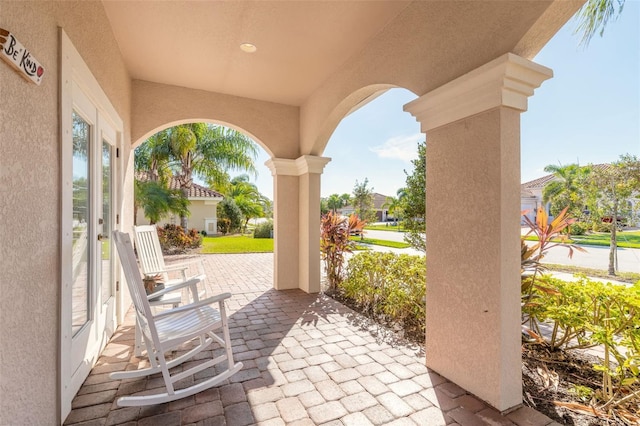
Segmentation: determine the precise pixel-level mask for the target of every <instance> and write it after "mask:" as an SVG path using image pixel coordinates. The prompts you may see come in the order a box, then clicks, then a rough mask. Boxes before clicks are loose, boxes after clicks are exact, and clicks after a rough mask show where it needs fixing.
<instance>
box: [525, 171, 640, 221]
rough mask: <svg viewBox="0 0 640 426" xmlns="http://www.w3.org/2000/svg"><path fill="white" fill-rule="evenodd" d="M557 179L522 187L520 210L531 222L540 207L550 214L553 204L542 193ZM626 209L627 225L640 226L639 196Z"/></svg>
mask: <svg viewBox="0 0 640 426" xmlns="http://www.w3.org/2000/svg"><path fill="white" fill-rule="evenodd" d="M591 167H592V168H596V169H601V168H608V167H610V165H609V164H594V165H591ZM555 179H556V177H555V176H554V175H546V176H543V177H540V178H538V179H534V180H530V181H528V182H525V183H523V184H521V185H520V210H521V211H527V212H528V213H527V216H528V217H529V218H530V219H531V220H534V219H535V212H536V211H537V210H538V207H540V206H544V210H545V211H546V212H547V214H550V208H551V203H550V202H547V203H545V202H544V201H543V195H542V192H543V191H544V187H545V186H547V184H548V183H549V182H552V181H554V180H555ZM625 207H626V208H627V209H628V211H629V212H630V214H629V216H628V217H627V219H628V222H627V223H628V224H629V225H631V226H638V224H640V199H638V196H634V197H632V198H631V199H630V200H629V201H628V205H627V206H625ZM521 222H522V221H521Z"/></svg>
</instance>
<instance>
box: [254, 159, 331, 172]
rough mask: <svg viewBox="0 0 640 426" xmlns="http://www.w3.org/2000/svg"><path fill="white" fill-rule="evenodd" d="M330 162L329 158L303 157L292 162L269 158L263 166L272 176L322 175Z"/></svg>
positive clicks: (290, 160)
mask: <svg viewBox="0 0 640 426" xmlns="http://www.w3.org/2000/svg"><path fill="white" fill-rule="evenodd" d="M329 161H331V158H329V157H318V156H315V155H303V156H301V157H298V158H296V159H295V160H292V159H290V158H271V159H269V160H267V161H266V162H265V163H264V164H265V166H267V167H268V168H269V170H271V175H272V176H277V175H284V176H301V175H304V174H307V173H317V174H322V170H323V169H324V166H325V165H326V164H327V163H328V162H329Z"/></svg>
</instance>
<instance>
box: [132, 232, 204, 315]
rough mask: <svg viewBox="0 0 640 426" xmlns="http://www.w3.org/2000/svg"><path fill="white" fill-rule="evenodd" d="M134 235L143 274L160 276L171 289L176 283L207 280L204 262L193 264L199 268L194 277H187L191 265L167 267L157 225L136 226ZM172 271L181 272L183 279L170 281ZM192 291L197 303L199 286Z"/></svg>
mask: <svg viewBox="0 0 640 426" xmlns="http://www.w3.org/2000/svg"><path fill="white" fill-rule="evenodd" d="M133 233H134V236H135V240H136V251H137V252H138V260H139V261H140V268H141V269H142V273H143V274H145V275H147V276H155V275H160V276H161V277H162V282H163V283H164V285H165V287H171V286H173V285H174V284H176V283H181V282H184V281H187V280H188V279H190V278H199V279H200V281H204V280H205V279H206V278H207V276H206V275H205V273H204V266H203V264H202V262H197V263H196V262H191V263H196V264H197V268H198V274H197V275H193V276H187V271H188V270H189V269H190V264H191V263H181V264H176V265H171V266H166V265H165V263H164V256H163V255H162V248H161V247H160V239H159V238H158V230H157V228H156V225H140V226H134V227H133ZM172 271H179V272H180V273H181V278H174V279H170V278H169V272H172ZM190 290H191V296H192V298H193V301H196V302H197V301H198V299H199V295H198V288H197V286H195V285H194V286H192V287H191V288H190Z"/></svg>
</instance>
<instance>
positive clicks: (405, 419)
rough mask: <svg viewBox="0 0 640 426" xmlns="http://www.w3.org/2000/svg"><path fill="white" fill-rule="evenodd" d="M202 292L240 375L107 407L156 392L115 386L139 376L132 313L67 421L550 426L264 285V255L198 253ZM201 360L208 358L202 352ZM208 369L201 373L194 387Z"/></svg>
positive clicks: (329, 306) (360, 322)
mask: <svg viewBox="0 0 640 426" xmlns="http://www.w3.org/2000/svg"><path fill="white" fill-rule="evenodd" d="M203 258H204V260H205V268H206V272H207V276H208V277H209V278H208V280H207V290H208V293H209V294H215V293H218V292H222V291H229V292H231V293H232V294H233V297H232V298H231V300H230V301H229V302H228V307H229V314H230V332H231V337H232V339H233V350H234V355H235V357H236V359H237V360H241V361H242V362H243V363H244V368H243V369H242V370H241V371H240V372H239V373H237V374H236V375H234V376H232V377H231V378H230V379H229V380H228V381H227V382H225V383H224V384H223V385H221V386H219V387H215V388H212V389H209V390H207V391H205V392H201V393H199V394H197V395H194V396H191V397H188V398H184V399H182V400H178V401H174V402H171V403H167V404H160V405H152V406H147V407H142V408H140V407H124V408H120V407H118V406H117V405H116V403H115V400H116V398H117V397H119V396H121V395H128V394H132V393H135V392H140V391H144V390H149V389H155V388H158V387H159V386H162V384H163V383H162V379H161V378H159V376H157V375H156V376H152V377H150V378H143V379H129V380H122V381H116V380H111V379H109V377H108V375H109V372H112V371H120V370H124V369H131V368H138V367H139V365H141V363H144V361H143V360H141V359H138V358H136V357H134V356H133V343H134V335H133V316H132V315H131V313H130V314H129V315H128V317H127V321H126V322H125V324H124V325H123V326H121V327H120V328H119V329H118V330H117V332H116V333H115V335H114V336H113V338H112V339H111V341H110V342H109V343H108V345H107V347H106V348H105V350H104V352H103V354H102V356H101V357H100V359H99V361H98V363H97V365H96V366H95V367H94V369H93V370H92V372H91V375H90V376H89V377H88V378H87V380H86V381H85V383H84V385H83V386H82V388H81V389H80V391H79V393H78V395H77V396H76V398H75V399H74V400H73V410H72V412H71V414H70V415H69V416H68V417H67V419H66V422H65V424H68V425H71V424H82V425H115V424H126V425H136V424H137V425H141V426H142V425H187V424H195V425H253V424H256V425H336V426H338V425H372V424H373V425H386V424H388V425H434V426H435V425H445V424H451V425H456V424H459V425H514V424H516V425H531V426H537V425H550V424H554V425H557V423H553V422H552V421H551V420H550V419H549V418H547V417H545V416H543V415H541V414H540V413H537V412H536V411H534V410H531V409H530V408H521V409H519V410H517V411H515V412H513V413H511V414H509V415H508V416H506V417H504V416H501V415H500V414H499V413H498V412H497V411H496V410H494V409H492V408H489V407H488V406H486V405H485V404H484V403H483V402H481V401H479V400H478V399H476V398H475V397H474V396H472V395H470V394H468V393H466V392H465V391H464V390H463V389H461V388H459V387H458V386H456V385H455V384H453V383H451V382H448V381H447V380H445V379H444V378H443V377H441V376H439V375H438V374H436V373H434V372H432V371H429V370H428V369H427V368H426V367H425V357H424V353H422V351H421V349H420V348H419V347H415V346H411V345H407V344H403V343H402V342H401V341H399V340H398V339H395V338H394V337H393V335H390V334H389V333H385V332H384V330H382V329H380V328H379V327H377V326H376V325H375V324H371V323H370V322H369V321H367V320H366V318H364V317H362V316H361V315H359V314H357V313H355V312H353V311H352V310H350V309H349V308H346V307H345V306H343V305H342V304H340V303H338V302H336V301H334V300H333V299H330V298H327V297H324V296H322V295H309V294H306V293H304V292H302V291H300V290H287V291H276V290H273V289H272V288H271V285H272V270H273V255H272V254H245V255H208V256H203ZM207 353H208V354H209V355H210V352H207ZM212 374H213V371H207V370H204V371H202V372H200V373H198V374H197V375H196V376H195V377H194V378H192V379H190V380H192V381H198V380H202V379H203V378H204V377H207V376H210V375H212Z"/></svg>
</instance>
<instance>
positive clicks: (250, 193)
mask: <svg viewBox="0 0 640 426" xmlns="http://www.w3.org/2000/svg"><path fill="white" fill-rule="evenodd" d="M229 187H230V189H229V190H228V191H227V193H226V194H225V195H226V196H227V197H230V198H233V201H235V202H236V205H237V206H238V207H239V208H240V211H241V212H242V215H243V216H244V219H245V221H244V226H243V228H244V231H246V230H247V224H248V223H249V220H251V219H254V218H258V217H262V216H264V213H265V207H266V206H265V200H266V197H265V196H264V195H262V194H261V193H260V191H259V190H258V187H257V186H256V185H255V184H253V183H251V182H249V176H248V175H246V174H242V175H239V176H236V177H235V178H233V179H232V180H231V182H230V185H229ZM266 201H268V200H266Z"/></svg>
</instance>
